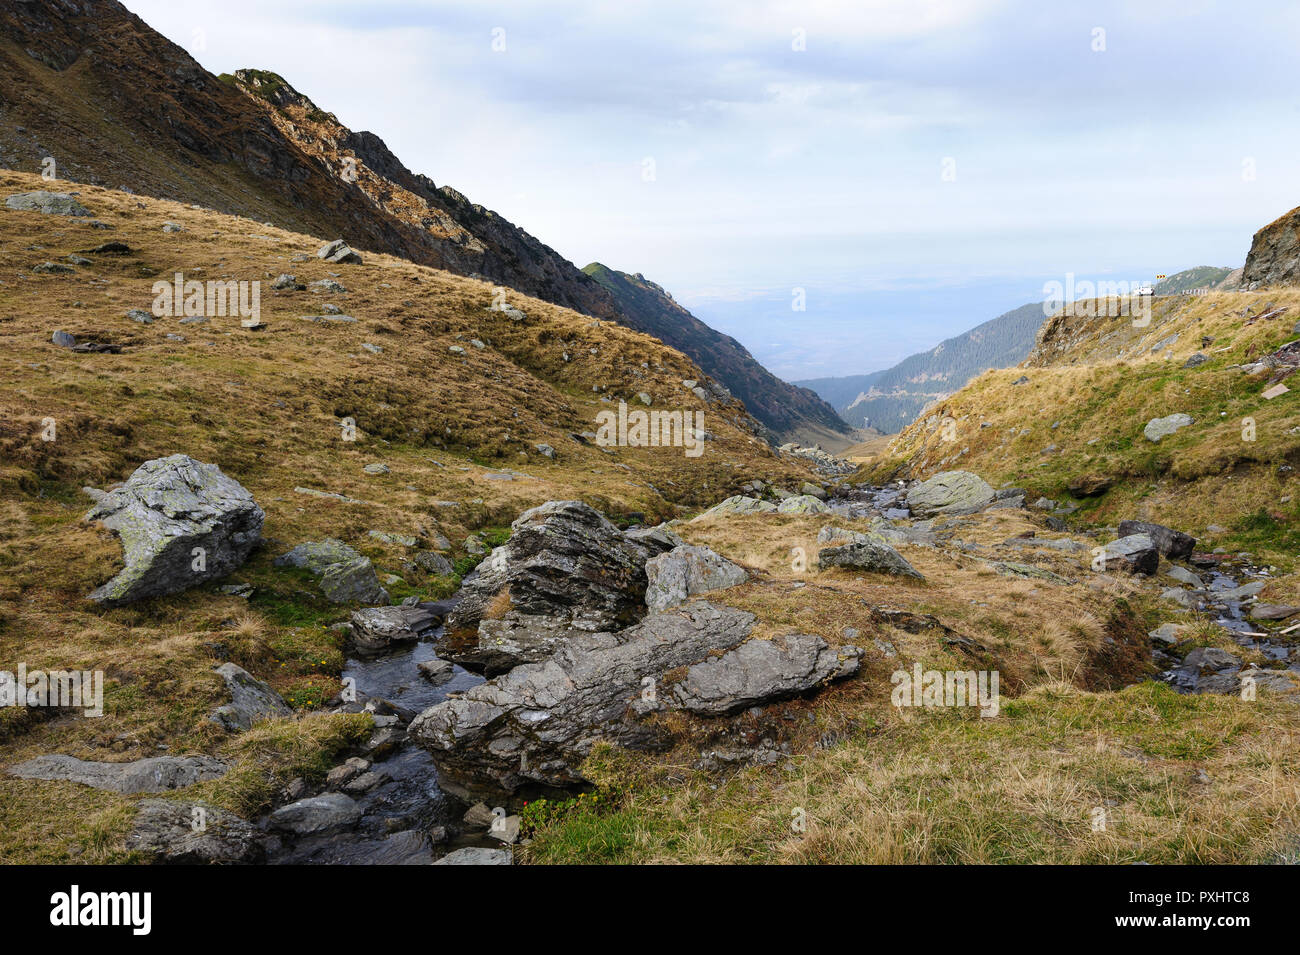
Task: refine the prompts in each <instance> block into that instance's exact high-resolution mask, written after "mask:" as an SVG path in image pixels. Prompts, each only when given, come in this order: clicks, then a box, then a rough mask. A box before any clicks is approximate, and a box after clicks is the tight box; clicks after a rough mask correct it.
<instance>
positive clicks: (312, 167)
mask: <svg viewBox="0 0 1300 955" xmlns="http://www.w3.org/2000/svg"><path fill="white" fill-rule="evenodd" d="M0 117H2V118H3V122H0V166H6V167H10V168H14V169H19V170H25V171H29V172H41V171H43V168H44V163H45V161H46V157H51V158H52V159H53V161H54V162H55V167H54V170H53V172H54V174H55V175H56V176H57V177H58V178H59V179H63V180H72V181H79V182H87V183H91V184H96V185H104V186H109V187H114V188H126V189H129V190H131V191H134V192H137V193H141V194H145V195H152V196H157V197H161V198H168V199H177V200H180V201H182V202H186V203H191V204H198V205H202V206H203V207H205V208H211V209H215V210H217V211H220V212H227V213H232V214H235V215H241V216H245V217H248V218H251V219H255V220H258V221H269V222H272V223H274V224H275V225H278V226H281V227H284V228H288V229H293V230H296V231H299V232H305V233H310V234H315V235H333V236H340V237H343V238H346V239H347V241H348V243H349V244H350V245H352V246H353V247H355V248H357V249H360V250H361V251H367V250H370V251H375V252H386V253H389V254H391V255H396V256H400V257H401V258H404V259H408V260H410V261H412V262H415V263H417V264H420V265H430V266H434V267H436V268H440V269H445V270H447V271H450V272H456V273H458V274H460V275H466V276H470V277H472V278H480V279H483V280H485V281H488V282H492V283H494V284H500V285H503V286H507V287H509V288H512V289H515V290H517V291H519V292H522V293H524V294H527V295H532V296H536V297H537V298H541V299H544V300H546V301H549V302H553V303H555V304H557V305H562V306H565V307H567V308H571V309H574V310H575V311H579V312H583V313H585V314H588V315H592V316H595V317H598V318H604V319H609V320H611V321H616V322H619V323H621V324H625V325H627V326H628V327H630V328H636V329H640V330H642V331H647V332H649V333H650V334H653V335H656V336H658V337H660V338H661V339H662V340H663V341H664V342H666V343H669V344H671V345H673V346H674V347H677V348H678V349H679V350H680V351H683V352H684V353H685V354H686V356H687V357H688V358H691V359H692V360H693V361H695V363H696V364H697V365H698V366H699V367H700V368H701V369H702V370H703V371H704V372H705V374H708V375H710V376H712V377H714V378H716V379H717V380H718V381H719V382H721V383H722V384H724V385H726V386H727V387H728V388H731V390H732V391H733V393H734V394H735V395H736V396H737V397H739V398H740V399H741V400H742V401H744V402H745V405H746V406H747V408H749V410H750V412H751V413H752V414H753V415H754V416H755V417H756V418H757V419H758V420H759V421H761V422H763V423H764V424H766V425H767V426H768V427H769V428H771V429H772V430H773V431H774V432H776V434H777V435H778V436H780V437H781V438H783V439H795V438H798V439H799V440H803V439H805V438H809V439H813V440H816V437H817V436H820V435H823V434H825V435H827V436H833V435H838V434H840V433H841V432H845V431H847V428H846V426H845V425H844V423H843V422H841V421H839V419H838V418H837V417H836V416H835V414H834V412H833V410H832V409H830V408H828V407H826V406H825V405H824V404H823V403H822V402H820V401H819V400H818V399H817V398H816V396H814V395H800V394H799V390H798V389H794V388H791V386H789V385H788V384H786V383H785V382H782V381H780V380H779V379H777V378H775V377H774V376H772V375H771V374H769V373H768V372H767V371H766V370H765V369H764V368H762V366H761V365H759V364H758V363H757V362H755V361H754V360H753V358H752V357H751V356H750V355H749V353H748V352H746V351H745V350H744V348H743V347H741V346H740V345H739V344H738V343H736V342H735V341H734V340H733V339H731V338H728V337H727V336H725V335H721V334H720V333H718V332H715V331H713V330H712V329H709V328H708V327H707V326H705V325H703V324H702V323H700V322H699V321H698V320H697V319H696V318H695V317H694V316H692V315H690V313H689V312H686V311H685V310H684V309H681V310H674V309H666V308H650V309H648V310H646V309H645V308H644V307H643V306H638V307H640V308H641V311H640V312H638V314H637V315H624V313H623V311H622V306H621V305H620V303H619V302H618V301H616V299H615V296H614V294H613V293H612V292H611V290H610V289H608V288H606V287H605V285H604V284H602V283H601V282H598V281H596V280H594V279H593V278H591V277H589V276H588V275H586V274H585V273H584V272H583V271H582V270H580V269H579V268H578V267H577V266H576V265H574V264H573V263H572V262H569V261H568V260H567V259H565V258H564V257H563V256H562V255H560V254H559V253H557V252H556V251H555V250H553V249H551V248H550V247H548V246H547V245H545V244H543V243H542V242H540V241H539V240H538V239H536V238H534V237H533V236H531V235H529V234H528V233H527V232H525V231H524V230H523V229H520V228H519V227H518V226H516V225H514V224H513V223H511V222H509V221H508V220H506V219H505V218H503V217H502V216H500V215H498V214H497V213H495V212H493V211H491V210H490V209H485V208H484V207H483V206H480V205H476V204H475V203H473V202H471V201H470V200H469V199H467V198H466V197H465V196H463V195H462V194H461V193H459V192H457V191H456V190H455V189H452V188H451V187H449V186H446V185H443V186H438V185H436V184H435V183H434V182H433V180H431V179H430V178H429V177H427V176H424V175H420V174H418V173H414V172H412V171H411V170H409V169H408V168H407V167H406V166H405V165H404V164H403V163H402V161H401V160H400V159H398V158H397V156H395V155H394V154H393V153H392V151H391V150H389V149H388V147H387V146H386V145H385V144H384V141H383V140H382V139H380V138H379V137H378V136H376V135H375V134H374V133H370V132H364V131H362V132H354V131H353V130H350V129H348V128H347V127H346V126H344V125H342V124H341V123H340V122H339V121H338V118H337V117H336V116H335V115H334V114H333V113H330V112H327V111H325V110H324V109H321V108H320V107H319V106H317V105H316V104H315V103H313V102H312V101H311V100H310V99H309V98H308V97H306V96H304V95H303V94H302V93H300V92H298V91H297V90H295V89H294V88H293V87H292V86H291V85H290V84H289V83H288V82H287V81H286V80H285V79H284V78H283V77H282V76H280V75H278V74H276V73H273V72H270V71H267V70H252V69H248V70H238V71H236V72H235V73H233V74H224V75H222V76H220V77H217V76H214V75H213V74H211V73H209V72H208V71H207V70H205V69H204V68H203V67H202V66H200V65H199V64H198V63H197V62H195V60H194V59H193V58H192V57H191V56H190V55H189V54H188V53H186V52H185V51H184V50H183V49H181V48H180V47H179V46H177V45H176V44H174V43H172V42H170V41H169V40H167V39H166V38H165V37H163V36H161V35H160V34H158V33H157V32H155V31H154V30H152V29H151V28H150V27H149V26H148V24H146V23H145V22H144V21H143V20H141V19H140V18H139V17H137V16H135V15H133V14H132V13H130V11H128V10H127V9H126V8H125V7H123V6H122V5H121V4H120V3H118V2H116V0H80V2H77V3H72V2H64V0H26V2H23V3H12V2H8V3H4V2H0ZM668 301H671V299H668ZM674 321H680V322H682V323H683V324H682V326H681V327H680V328H673V327H672V323H673V322H674Z"/></svg>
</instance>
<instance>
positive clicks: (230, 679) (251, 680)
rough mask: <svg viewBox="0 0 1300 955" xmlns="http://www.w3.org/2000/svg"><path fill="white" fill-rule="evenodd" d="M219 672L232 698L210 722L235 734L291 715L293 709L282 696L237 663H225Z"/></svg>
mask: <svg viewBox="0 0 1300 955" xmlns="http://www.w3.org/2000/svg"><path fill="white" fill-rule="evenodd" d="M217 673H219V674H220V675H221V678H222V679H223V680H225V681H226V690H227V692H229V693H230V695H231V697H232V699H231V701H230V702H229V703H227V704H226V705H224V706H219V707H217V709H216V710H215V711H214V712H213V714H212V716H211V717H209V719H211V720H212V722H214V723H216V724H218V725H220V726H223V727H225V728H226V729H227V730H228V731H230V732H232V733H238V732H240V731H242V730H248V729H252V728H253V726H254V725H256V724H257V723H260V722H262V721H263V720H269V719H274V718H275V717H277V716H289V715H290V714H291V713H292V712H293V710H291V709H290V708H289V705H288V704H287V703H285V702H284V700H283V699H281V698H280V694H279V693H276V692H275V690H273V689H271V687H270V686H268V685H267V684H265V683H263V682H262V681H261V680H259V679H257V678H256V677H254V676H253V675H252V674H251V673H249V672H248V671H247V670H245V669H243V668H241V667H239V666H236V665H235V664H233V663H223V664H222V665H221V666H219V667H217Z"/></svg>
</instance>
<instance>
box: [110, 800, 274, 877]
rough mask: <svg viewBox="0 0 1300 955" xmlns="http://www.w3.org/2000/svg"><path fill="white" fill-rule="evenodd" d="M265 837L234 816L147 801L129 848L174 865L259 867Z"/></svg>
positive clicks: (199, 806)
mask: <svg viewBox="0 0 1300 955" xmlns="http://www.w3.org/2000/svg"><path fill="white" fill-rule="evenodd" d="M265 839H266V835H265V833H263V832H262V831H261V830H260V829H258V828H257V827H256V826H253V825H250V824H249V823H247V822H245V821H244V820H243V819H240V818H239V817H238V816H236V815H235V814H234V813H230V812H227V811H226V810H224V809H218V808H217V807H216V806H209V805H206V804H204V803H195V802H179V801H177V800H173V799H145V800H142V801H141V802H140V803H138V804H137V809H136V814H135V820H134V822H133V823H132V827H131V832H130V833H129V834H128V835H127V837H126V848H127V849H129V850H130V851H132V852H140V853H143V854H144V855H145V856H146V857H148V859H149V861H150V862H153V863H161V864H172V865H259V864H261V863H263V862H265V861H266V845H265Z"/></svg>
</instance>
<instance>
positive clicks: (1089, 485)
mask: <svg viewBox="0 0 1300 955" xmlns="http://www.w3.org/2000/svg"><path fill="white" fill-rule="evenodd" d="M1114 484H1115V481H1114V479H1113V478H1109V477H1106V476H1104V475H1101V474H1082V475H1080V476H1079V477H1076V478H1074V479H1073V480H1072V481H1070V484H1069V491H1070V493H1071V494H1072V495H1073V496H1074V497H1100V496H1101V495H1102V494H1105V493H1106V492H1107V491H1109V490H1110V489H1111V487H1113V486H1114Z"/></svg>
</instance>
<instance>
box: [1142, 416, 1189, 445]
mask: <svg viewBox="0 0 1300 955" xmlns="http://www.w3.org/2000/svg"><path fill="white" fill-rule="evenodd" d="M1192 423H1193V419H1192V416H1191V415H1187V414H1183V413H1182V412H1181V411H1180V412H1178V413H1177V414H1171V415H1167V416H1165V417H1163V418H1152V419H1151V420H1150V421H1148V422H1147V425H1146V427H1145V428H1143V429H1142V435H1143V437H1145V438H1146V439H1147V440H1148V441H1154V442H1155V443H1157V444H1159V443H1160V439H1161V438H1167V437H1169V436H1170V435H1171V434H1174V433H1176V432H1178V431H1180V430H1182V429H1183V428H1186V427H1187V426H1188V425H1190V424H1192Z"/></svg>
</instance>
